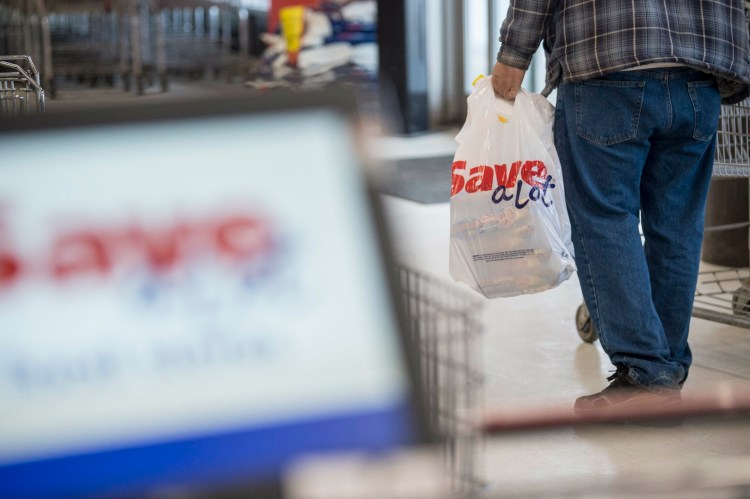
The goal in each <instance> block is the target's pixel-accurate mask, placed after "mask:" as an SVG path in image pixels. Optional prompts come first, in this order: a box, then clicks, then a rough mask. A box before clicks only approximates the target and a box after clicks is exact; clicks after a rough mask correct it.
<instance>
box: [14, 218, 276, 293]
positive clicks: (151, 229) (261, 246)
mask: <svg viewBox="0 0 750 499" xmlns="http://www.w3.org/2000/svg"><path fill="white" fill-rule="evenodd" d="M2 228H3V227H2V226H0V229H2ZM7 232H8V231H7V230H2V232H1V233H0V297H1V296H2V293H3V292H8V291H10V290H12V289H14V288H15V287H16V286H18V285H20V284H21V283H23V282H24V281H27V280H41V281H49V282H52V283H55V284H58V285H60V284H65V283H67V282H71V281H75V280H80V279H81V278H84V279H86V278H88V279H91V278H95V279H100V280H107V279H108V278H110V277H111V276H112V275H113V274H114V272H116V271H117V269H118V268H119V269H129V268H143V267H145V268H148V269H149V270H150V272H152V273H153V274H154V275H164V274H166V273H169V272H173V271H176V270H179V269H181V268H184V267H185V266H187V265H189V264H190V262H191V261H192V260H194V259H195V258H206V257H209V258H211V259H213V260H215V261H218V262H223V263H225V264H228V265H232V264H247V263H256V262H259V261H262V260H265V259H267V258H268V257H269V256H271V254H272V253H273V251H274V249H275V237H274V236H275V235H274V233H273V226H272V223H271V222H270V221H269V220H268V219H267V218H266V217H264V216H262V215H258V214H247V213H242V212H239V213H238V212H234V213H228V214H222V215H218V216H214V217H206V218H203V219H196V218H181V219H179V220H173V221H172V222H170V223H163V224H150V225H144V224H143V223H140V222H130V223H122V224H118V223H116V222H115V223H110V224H96V225H91V224H88V225H86V224H81V225H78V226H72V227H70V228H67V229H65V230H58V231H54V232H53V233H52V234H51V237H50V238H49V239H48V242H47V243H46V244H42V245H41V247H38V248H34V249H33V250H32V251H28V250H27V251H23V252H22V251H20V250H19V249H18V248H17V247H14V245H13V238H12V237H11V235H10V234H8V233H7Z"/></svg>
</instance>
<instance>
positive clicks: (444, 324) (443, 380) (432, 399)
mask: <svg viewBox="0 0 750 499" xmlns="http://www.w3.org/2000/svg"><path fill="white" fill-rule="evenodd" d="M399 277H400V285H401V291H402V297H403V305H404V306H403V309H404V314H405V318H406V322H407V324H408V330H409V332H410V334H411V336H412V339H413V342H414V344H415V345H416V348H417V349H418V352H419V355H418V363H419V371H420V374H421V380H422V386H423V389H424V392H425V395H426V399H427V410H428V417H429V420H430V421H429V422H430V423H431V425H432V427H433V428H435V429H436V430H437V431H438V434H439V435H440V438H441V443H442V449H443V457H444V463H445V466H446V472H447V474H448V476H449V478H450V482H451V483H450V485H451V488H452V491H453V492H454V495H455V497H460V498H464V497H474V496H475V495H476V494H477V493H478V492H479V491H480V490H481V489H482V487H483V484H482V482H481V480H480V479H479V478H478V475H477V468H478V466H477V464H478V463H477V461H478V459H479V454H480V451H481V444H482V442H483V435H482V434H481V433H480V432H479V430H478V425H477V421H478V417H477V416H478V414H479V413H480V411H481V408H482V393H481V388H482V386H483V376H482V373H481V370H480V369H481V363H480V362H479V358H478V348H477V347H478V345H477V343H478V339H479V335H480V331H481V326H480V322H479V312H480V302H479V301H478V300H476V299H474V298H473V297H468V296H466V295H465V294H463V293H460V292H459V291H458V290H456V289H455V287H452V286H450V285H449V284H447V283H443V282H441V281H440V280H438V279H435V278H433V277H429V276H427V275H424V274H422V273H420V272H417V271H415V270H412V269H409V268H406V267H399Z"/></svg>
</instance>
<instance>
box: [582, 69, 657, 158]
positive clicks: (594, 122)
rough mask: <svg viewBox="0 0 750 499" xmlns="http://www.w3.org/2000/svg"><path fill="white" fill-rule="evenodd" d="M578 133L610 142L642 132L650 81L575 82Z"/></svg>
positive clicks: (606, 144) (596, 140) (585, 136)
mask: <svg viewBox="0 0 750 499" xmlns="http://www.w3.org/2000/svg"><path fill="white" fill-rule="evenodd" d="M575 87H576V88H575V99H576V133H577V134H578V136H579V137H581V138H584V139H586V140H588V141H590V142H593V143H595V144H599V145H603V146H609V145H613V144H617V143H619V142H625V141H628V140H632V139H634V138H635V137H636V136H637V135H638V122H639V121H640V117H641V106H642V105H643V94H644V88H645V87H646V82H643V81H611V80H599V79H597V80H588V81H584V82H579V83H576V84H575Z"/></svg>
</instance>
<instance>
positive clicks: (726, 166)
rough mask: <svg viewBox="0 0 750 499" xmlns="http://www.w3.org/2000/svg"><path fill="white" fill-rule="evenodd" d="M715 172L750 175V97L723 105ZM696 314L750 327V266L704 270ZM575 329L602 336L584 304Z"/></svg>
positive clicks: (592, 337)
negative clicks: (730, 104)
mask: <svg viewBox="0 0 750 499" xmlns="http://www.w3.org/2000/svg"><path fill="white" fill-rule="evenodd" d="M713 175H714V177H736V178H750V99H747V100H745V101H743V102H741V103H739V104H735V105H732V106H722V108H721V116H720V118H719V127H718V133H717V141H716V157H715V159H714V170H713ZM749 209H750V208H749ZM728 228H735V227H734V225H733V226H731V227H729V226H723V227H707V228H706V230H707V231H709V230H723V229H728ZM693 317H697V318H700V319H707V320H711V321H715V322H721V323H724V324H731V325H734V326H740V327H745V328H750V269H721V270H709V271H705V272H701V273H700V274H699V276H698V286H697V288H696V292H695V302H694V305H693ZM576 328H577V329H578V334H579V335H580V337H581V339H582V340H583V341H585V342H588V343H593V342H594V341H596V340H597V339H598V338H599V335H598V333H597V331H596V328H595V327H594V323H593V322H592V321H591V317H590V316H589V311H588V309H587V308H586V305H585V304H582V305H580V306H579V307H578V309H577V310H576Z"/></svg>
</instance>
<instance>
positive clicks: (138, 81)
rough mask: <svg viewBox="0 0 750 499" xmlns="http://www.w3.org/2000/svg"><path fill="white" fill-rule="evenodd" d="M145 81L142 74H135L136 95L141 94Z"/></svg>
mask: <svg viewBox="0 0 750 499" xmlns="http://www.w3.org/2000/svg"><path fill="white" fill-rule="evenodd" d="M145 88H146V87H145V81H144V78H143V76H142V75H141V76H137V77H136V79H135V94H136V95H143V93H144V91H145Z"/></svg>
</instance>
